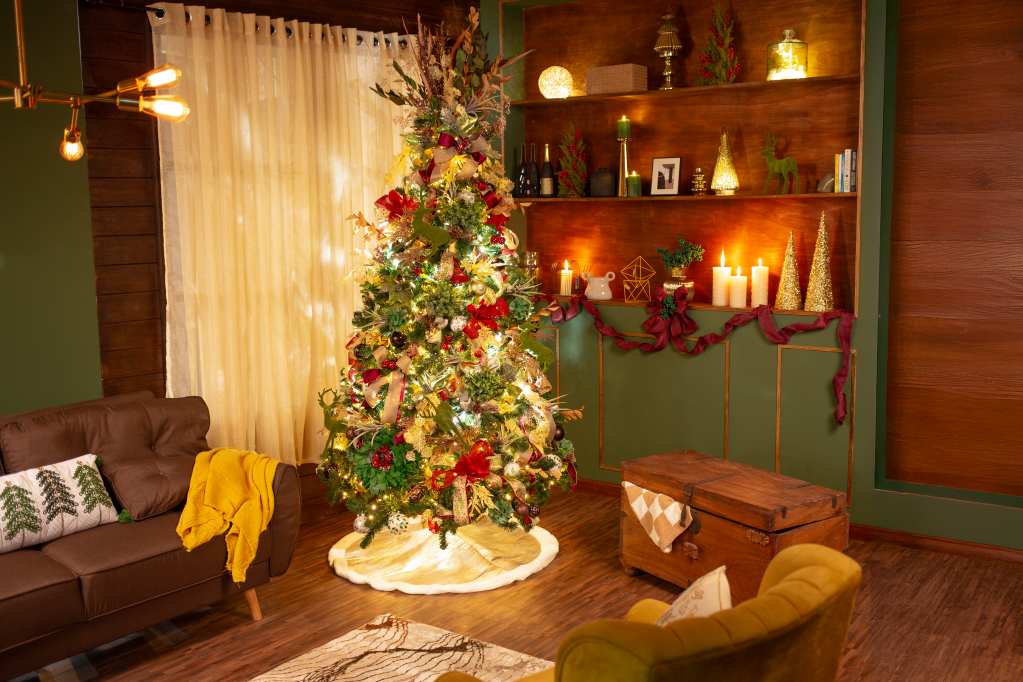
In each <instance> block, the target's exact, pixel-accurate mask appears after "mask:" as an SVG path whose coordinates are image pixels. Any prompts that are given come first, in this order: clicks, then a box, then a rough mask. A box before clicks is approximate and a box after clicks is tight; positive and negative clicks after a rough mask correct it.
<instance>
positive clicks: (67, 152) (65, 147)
mask: <svg viewBox="0 0 1023 682" xmlns="http://www.w3.org/2000/svg"><path fill="white" fill-rule="evenodd" d="M84 154H85V145H84V144H82V131H81V130H79V129H78V128H75V127H74V126H68V127H67V128H64V139H63V140H62V141H61V143H60V155H61V156H63V157H64V158H65V159H67V160H68V161H77V160H78V159H80V158H82V155H84Z"/></svg>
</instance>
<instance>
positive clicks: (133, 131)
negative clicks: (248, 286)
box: [79, 6, 164, 396]
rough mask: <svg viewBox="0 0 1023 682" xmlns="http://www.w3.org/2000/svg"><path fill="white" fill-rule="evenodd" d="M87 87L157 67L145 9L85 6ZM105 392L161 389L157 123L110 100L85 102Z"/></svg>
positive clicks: (81, 20)
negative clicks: (141, 10) (111, 103)
mask: <svg viewBox="0 0 1023 682" xmlns="http://www.w3.org/2000/svg"><path fill="white" fill-rule="evenodd" d="M79 24H80V32H81V44H82V81H83V84H84V86H85V92H86V93H97V92H102V91H104V90H109V89H111V88H112V87H114V86H115V85H116V84H117V82H118V81H121V80H124V79H125V78H131V77H132V76H135V75H139V74H141V73H145V72H146V71H148V70H149V69H150V68H152V64H153V59H152V42H151V40H150V38H149V35H148V30H149V21H148V19H147V18H146V15H145V13H144V12H132V11H129V10H122V9H116V8H110V7H87V6H81V7H79ZM85 112H86V113H85V117H86V131H85V149H86V154H87V156H86V159H87V162H88V164H89V198H90V201H91V204H92V243H93V258H94V260H95V265H96V305H97V308H98V312H99V341H100V368H101V372H102V376H103V394H104V395H115V394H118V393H127V392H129V391H137V390H140V389H148V390H150V391H152V392H153V393H155V394H156V395H157V396H163V395H164V339H163V334H164V331H163V330H164V300H163V249H162V239H161V224H160V203H159V201H160V187H159V179H158V177H157V172H156V169H157V167H158V163H157V158H158V156H157V142H156V122H155V119H152V118H150V117H149V116H141V115H139V114H133V113H129V112H123V111H118V110H117V108H116V107H114V106H112V105H109V104H90V105H89V106H87V107H86V108H85Z"/></svg>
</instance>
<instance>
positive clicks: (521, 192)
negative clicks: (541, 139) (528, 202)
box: [515, 142, 529, 199]
mask: <svg viewBox="0 0 1023 682" xmlns="http://www.w3.org/2000/svg"><path fill="white" fill-rule="evenodd" d="M515 151H516V153H519V150H517V149H516V150H515ZM528 179H529V166H528V165H527V164H526V143H525V142H523V143H522V152H521V153H519V162H518V163H517V164H516V166H515V196H516V197H517V198H519V199H521V198H522V197H528V196H529V193H528V191H527V189H526V185H527V181H528Z"/></svg>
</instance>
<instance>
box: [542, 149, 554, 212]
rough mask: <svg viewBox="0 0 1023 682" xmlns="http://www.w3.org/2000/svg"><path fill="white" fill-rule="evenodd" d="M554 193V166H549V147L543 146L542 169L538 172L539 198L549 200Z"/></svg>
mask: <svg viewBox="0 0 1023 682" xmlns="http://www.w3.org/2000/svg"><path fill="white" fill-rule="evenodd" d="M554 195H555V191H554V166H552V165H551V146H550V145H549V144H545V145H544V146H543V169H541V170H540V196H542V197H545V198H547V199H550V198H551V197H553V196H554Z"/></svg>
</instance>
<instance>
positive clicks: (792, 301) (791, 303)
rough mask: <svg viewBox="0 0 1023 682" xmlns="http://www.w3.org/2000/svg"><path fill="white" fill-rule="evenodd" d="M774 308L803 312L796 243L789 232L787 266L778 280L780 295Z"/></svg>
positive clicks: (777, 296)
mask: <svg viewBox="0 0 1023 682" xmlns="http://www.w3.org/2000/svg"><path fill="white" fill-rule="evenodd" d="M774 307H775V308H778V309H779V310H802V309H803V299H802V297H801V296H800V294H799V268H798V266H797V265H796V242H795V238H794V237H793V236H792V231H791V230H789V245H788V246H787V247H785V264H784V265H783V266H782V268H781V279H779V280H778V293H777V295H775V298H774Z"/></svg>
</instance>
